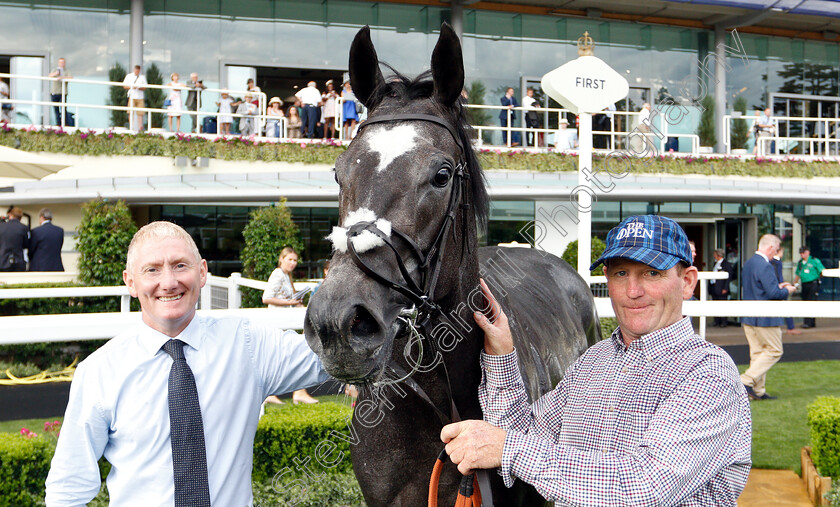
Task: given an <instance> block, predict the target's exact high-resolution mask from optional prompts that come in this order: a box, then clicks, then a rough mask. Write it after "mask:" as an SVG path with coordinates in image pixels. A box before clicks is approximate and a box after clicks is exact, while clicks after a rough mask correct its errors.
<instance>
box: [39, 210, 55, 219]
mask: <svg viewBox="0 0 840 507" xmlns="http://www.w3.org/2000/svg"><path fill="white" fill-rule="evenodd" d="M38 216H41V217H44V220H52V211H50V209H49V208H41V211H39V212H38Z"/></svg>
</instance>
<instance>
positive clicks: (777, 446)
mask: <svg viewBox="0 0 840 507" xmlns="http://www.w3.org/2000/svg"><path fill="white" fill-rule="evenodd" d="M738 369H739V370H740V371H742V372H743V371H744V370H746V369H747V365H740V366H738ZM767 392H768V393H769V394H771V395H773V396H778V397H779V399H778V400H767V401H752V402H750V407H751V408H752V422H753V441H752V459H753V468H778V469H789V470H793V471H795V472H797V473H801V465H800V461H799V450H800V449H801V448H802V447H804V446H806V445H809V435H808V411H807V406H808V404H809V403H811V402H813V401H814V399H815V398H816V397H817V396H840V361H807V362H798V363H777V364H776V365H775V366H773V368H772V369H771V370H770V371H769V372H768V373H767Z"/></svg>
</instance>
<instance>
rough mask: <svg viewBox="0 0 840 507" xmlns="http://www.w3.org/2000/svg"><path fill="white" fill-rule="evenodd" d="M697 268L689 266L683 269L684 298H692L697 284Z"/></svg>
mask: <svg viewBox="0 0 840 507" xmlns="http://www.w3.org/2000/svg"><path fill="white" fill-rule="evenodd" d="M697 277H698V275H697V268H696V267H695V266H689V267H687V268H685V270H684V271H683V299H691V296H693V295H694V287H696V286H697Z"/></svg>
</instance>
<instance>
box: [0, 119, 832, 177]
mask: <svg viewBox="0 0 840 507" xmlns="http://www.w3.org/2000/svg"><path fill="white" fill-rule="evenodd" d="M18 143H19V145H20V149H22V150H25V151H34V152H52V153H69V154H73V155H129V156H144V155H153V156H160V157H176V156H185V157H189V158H196V157H208V158H216V159H222V160H262V161H266V162H277V161H279V162H300V163H304V164H333V163H335V159H336V157H337V156H338V155H340V154H341V153H343V152H344V150H345V148H344V147H343V146H340V145H337V144H336V143H335V142H332V141H330V142H327V143H293V142H278V143H274V142H269V143H255V142H254V141H252V140H249V139H247V138H245V139H242V138H239V137H236V138H231V139H221V138H217V139H215V140H208V139H205V138H202V137H191V136H186V135H182V134H178V135H176V136H173V137H169V138H163V137H162V136H159V135H153V134H136V135H135V134H114V133H110V132H106V133H103V134H94V133H91V132H84V131H77V132H75V133H73V134H69V133H66V132H63V131H60V130H46V131H29V130H16V129H11V128H9V127H8V126H3V125H0V145H2V146H16V145H17V144H18ZM478 158H479V161H480V162H481V165H482V166H483V167H484V168H485V169H500V170H510V171H541V172H570V171H577V157H576V156H574V155H564V154H559V153H527V152H524V151H502V150H498V149H480V150H478ZM602 160H603V157H602V156H600V155H594V156H593V162H594V166H595V168H596V169H601V165H602V163H601V161H602ZM630 172H632V173H633V174H660V173H661V174H672V175H681V174H699V175H710V176H768V177H776V178H779V177H781V178H814V177H840V166H838V165H837V164H835V163H833V162H827V161H821V160H813V161H802V160H784V159H782V160H776V159H773V160H770V159H762V158H752V159H743V160H742V159H740V158H737V157H721V158H710V157H706V156H693V157H692V156H687V157H670V156H659V157H655V158H644V159H635V160H633V161H632V168H631V169H630Z"/></svg>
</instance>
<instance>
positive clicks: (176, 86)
mask: <svg viewBox="0 0 840 507" xmlns="http://www.w3.org/2000/svg"><path fill="white" fill-rule="evenodd" d="M169 79H171V81H170V82H169V84H168V85H166V86H168V87H170V88H171V90H170V91H169V96H167V97H166V98H167V99H168V100H169V106H168V107H167V109H169V131H170V132H172V131H173V130H172V118H175V119H176V120H177V121H176V125H177V126H178V128H177V129H176V131H177V132H180V131H181V111H183V110H184V101H183V100H181V90H182V89H183V88H184V83H182V82H180V81H178V80H179V79H180V76H178V73H177V72H173V73H172V75H171V76H169Z"/></svg>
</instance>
